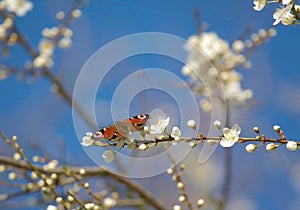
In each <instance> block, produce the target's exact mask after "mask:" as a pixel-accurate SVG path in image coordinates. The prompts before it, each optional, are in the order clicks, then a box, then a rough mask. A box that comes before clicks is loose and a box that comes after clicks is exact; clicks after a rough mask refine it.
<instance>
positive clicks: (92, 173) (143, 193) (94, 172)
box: [0, 155, 166, 210]
mask: <svg viewBox="0 0 300 210" xmlns="http://www.w3.org/2000/svg"><path fill="white" fill-rule="evenodd" d="M0 163H1V164H4V165H9V166H12V167H16V168H19V169H26V170H30V171H32V168H31V167H30V166H28V165H27V164H26V163H25V162H21V161H16V160H14V159H13V158H9V157H5V156H1V155H0ZM35 169H36V170H37V171H39V172H40V173H43V174H47V175H50V174H52V173H56V174H57V175H64V174H65V172H64V169H63V168H56V169H51V170H45V169H43V168H42V167H39V166H35ZM68 169H70V170H71V171H72V172H73V173H79V172H80V169H84V170H85V177H99V176H103V177H110V178H112V179H114V180H116V181H118V182H121V183H123V184H124V185H125V186H126V187H127V188H129V189H131V190H132V191H134V192H136V193H137V194H138V195H139V196H140V197H141V198H143V199H144V200H145V202H146V203H147V204H149V205H150V206H152V207H154V208H155V209H158V210H166V208H165V207H164V206H163V205H162V204H161V203H160V202H159V201H158V200H157V199H156V198H154V197H153V195H152V194H151V193H150V192H148V191H147V190H145V189H144V188H143V187H142V186H141V185H139V184H137V183H135V182H132V181H131V180H130V179H128V178H126V177H122V176H119V175H117V174H114V173H111V172H109V171H108V170H105V169H102V168H99V167H72V166H68Z"/></svg>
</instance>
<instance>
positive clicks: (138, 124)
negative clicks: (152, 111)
mask: <svg viewBox="0 0 300 210" xmlns="http://www.w3.org/2000/svg"><path fill="white" fill-rule="evenodd" d="M133 125H134V126H136V127H142V126H145V123H135V124H133Z"/></svg>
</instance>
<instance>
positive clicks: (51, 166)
mask: <svg viewBox="0 0 300 210" xmlns="http://www.w3.org/2000/svg"><path fill="white" fill-rule="evenodd" d="M58 163H59V162H58V161H57V160H51V161H50V162H49V163H47V164H46V165H44V166H43V169H45V170H52V169H55V168H56V167H57V166H58Z"/></svg>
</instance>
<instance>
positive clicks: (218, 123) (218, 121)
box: [214, 120, 222, 129]
mask: <svg viewBox="0 0 300 210" xmlns="http://www.w3.org/2000/svg"><path fill="white" fill-rule="evenodd" d="M214 126H215V127H216V128H217V129H221V126H222V123H221V121H220V120H215V121H214Z"/></svg>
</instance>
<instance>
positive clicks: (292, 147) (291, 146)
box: [286, 141, 298, 152]
mask: <svg viewBox="0 0 300 210" xmlns="http://www.w3.org/2000/svg"><path fill="white" fill-rule="evenodd" d="M286 148H287V149H288V150H290V151H292V152H294V151H296V150H297V148H298V144H297V142H295V141H288V143H287V144H286Z"/></svg>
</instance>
